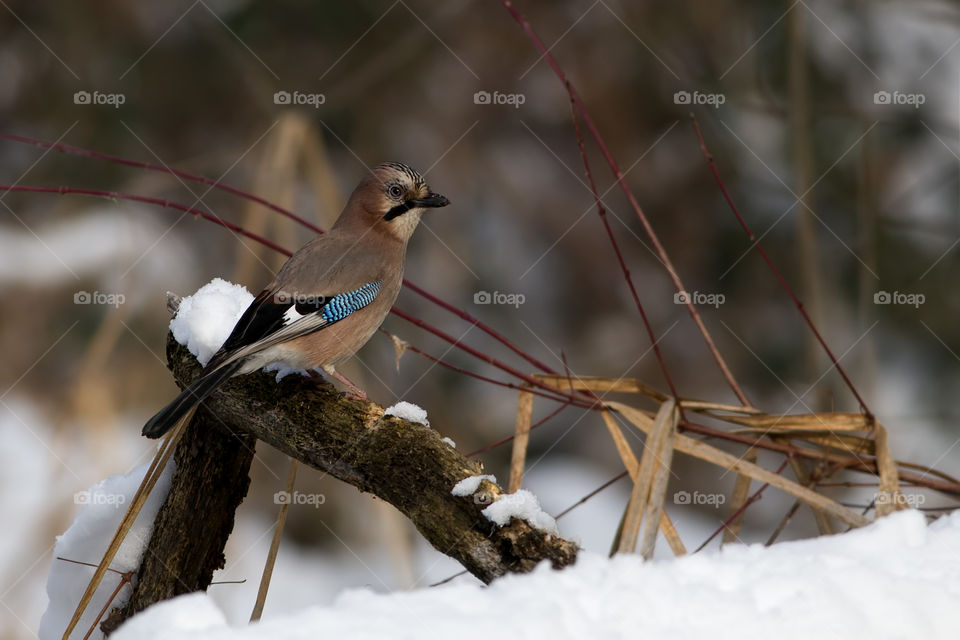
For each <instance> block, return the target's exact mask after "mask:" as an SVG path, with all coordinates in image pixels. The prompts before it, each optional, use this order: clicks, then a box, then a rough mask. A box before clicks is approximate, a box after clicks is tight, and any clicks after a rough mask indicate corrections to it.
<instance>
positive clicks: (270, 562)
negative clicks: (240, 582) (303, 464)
mask: <svg viewBox="0 0 960 640" xmlns="http://www.w3.org/2000/svg"><path fill="white" fill-rule="evenodd" d="M299 467H300V461H299V460H297V459H295V458H290V471H289V473H288V474H287V484H286V487H285V488H284V491H286V492H287V499H286V500H285V501H284V502H283V504H281V505H280V511H279V513H277V527H276V528H275V529H274V530H273V540H271V541H270V551H269V552H268V553H267V560H266V562H265V563H264V565H263V574H262V575H261V576H260V587H259V589H257V601H256V602H255V603H254V605H253V612H251V613H250V622H256V621H257V620H259V619H260V616H261V615H263V605H264V603H266V601H267V591H268V590H269V589H270V580H271V578H272V577H273V568H274V565H275V564H276V562H277V553H278V552H279V551H280V540H281V538H283V527H284V525H286V523H287V512H288V511H289V510H290V503H291V502H292V496H293V486H294V483H295V482H296V480H297V469H298V468H299Z"/></svg>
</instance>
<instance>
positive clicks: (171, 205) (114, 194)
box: [0, 185, 593, 406]
mask: <svg viewBox="0 0 960 640" xmlns="http://www.w3.org/2000/svg"><path fill="white" fill-rule="evenodd" d="M10 191H21V192H29V193H56V194H59V195H66V194H74V195H85V196H93V197H100V198H109V199H114V200H132V201H135V202H144V203H147V204H154V205H158V206H161V207H164V208H167V209H175V210H177V211H183V212H185V213H190V214H192V215H195V216H198V217H200V218H203V219H204V220H209V221H210V222H213V223H215V224H218V225H220V226H223V227H226V228H227V229H230V230H231V231H233V232H235V233H237V234H240V235H243V236H245V237H247V238H250V239H251V240H254V241H256V242H259V243H261V244H263V245H265V246H267V247H269V248H271V249H273V250H275V251H278V252H280V253H282V254H283V255H285V256H290V255H292V254H291V252H290V250H288V249H285V248H284V247H281V246H280V245H278V244H276V243H275V242H272V241H270V240H268V239H266V238H264V237H263V236H260V235H258V234H256V233H253V232H252V231H247V230H246V229H244V228H242V227H240V226H238V225H236V224H233V223H232V222H228V221H226V220H224V219H223V218H220V217H219V216H216V215H214V214H212V213H208V212H206V211H202V210H200V209H196V208H193V207H188V206H186V205H183V204H180V203H177V202H172V201H170V200H165V199H162V198H153V197H149V196H140V195H136V194H132V193H122V192H119V191H106V190H103V189H77V188H73V187H35V186H27V185H0V192H3V193H7V192H10ZM391 311H392V312H393V313H394V314H396V315H398V316H400V317H401V318H403V319H404V320H406V321H408V322H411V323H413V324H415V325H416V326H418V327H420V328H422V329H424V330H426V331H429V332H430V333H432V334H434V335H436V336H437V337H439V338H441V339H443V340H445V341H447V342H449V343H450V344H452V345H454V346H456V347H458V348H459V349H462V350H464V351H466V352H467V353H469V354H471V355H473V356H474V357H476V358H478V359H480V360H482V361H484V362H486V363H488V364H491V365H493V366H494V367H497V368H498V369H501V370H502V371H505V372H507V373H509V374H511V375H513V376H515V377H517V378H519V379H521V380H523V381H524V382H527V383H529V384H531V385H533V386H535V387H537V388H540V389H544V390H546V391H548V392H551V393H553V394H555V396H559V398H560V399H562V400H568V401H570V402H576V401H577V399H578V398H577V396H576V395H575V392H572V393H567V392H564V391H561V390H558V389H555V388H554V387H551V386H549V385H547V384H545V383H543V382H541V381H539V380H536V379H535V378H533V377H531V376H529V375H527V374H526V373H523V372H522V371H519V370H517V369H515V368H514V367H511V366H510V365H507V364H505V363H503V362H500V361H499V360H497V359H496V358H493V357H491V356H488V355H487V354H485V353H483V352H481V351H479V350H477V349H474V348H473V347H470V346H468V345H465V344H463V343H462V342H460V341H459V340H457V339H456V338H454V337H453V336H451V335H450V334H448V333H446V332H444V331H442V330H440V329H438V328H436V327H434V326H433V325H430V324H428V323H427V322H424V321H423V320H421V319H419V318H417V317H415V316H412V315H410V314H408V313H406V312H405V311H402V310H400V309H397V308H396V307H394V308H392V309H391ZM579 397H580V399H581V400H582V399H583V397H584V396H583V395H580V396H579ZM552 398H553V399H557V398H556V397H552ZM585 406H593V405H590V404H587V405H585Z"/></svg>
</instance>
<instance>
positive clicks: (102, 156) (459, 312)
mask: <svg viewBox="0 0 960 640" xmlns="http://www.w3.org/2000/svg"><path fill="white" fill-rule="evenodd" d="M0 139H5V140H11V141H13V142H20V143H23V144H29V145H33V146H36V147H40V148H43V149H54V150H56V151H60V152H62V153H69V154H73V155H78V156H83V157H87V158H96V159H98V160H104V161H106V162H111V163H114V164H120V165H124V166H128V167H136V168H139V169H147V170H149V171H159V172H161V173H167V174H170V175H174V176H177V177H179V178H182V179H183V180H188V181H192V182H199V183H201V184H205V185H208V186H210V187H213V188H215V189H221V190H223V191H226V192H228V193H231V194H233V195H236V196H239V197H241V198H245V199H247V200H250V201H252V202H256V203H258V204H261V205H263V206H265V207H267V208H268V209H271V210H273V211H276V212H277V213H280V214H281V215H284V216H286V217H287V218H289V219H291V220H293V221H294V222H296V223H298V224H301V225H303V226H304V227H306V228H307V229H310V230H311V231H313V232H315V233H323V232H324V231H323V229H321V228H320V227H318V226H317V225H315V224H313V223H312V222H310V221H308V220H307V219H305V218H303V217H301V216H298V215H297V214H295V213H293V212H292V211H290V210H289V209H285V208H283V207H281V206H279V205H276V204H273V203H272V202H270V201H268V200H265V199H263V198H261V197H259V196H256V195H254V194H252V193H250V192H247V191H244V190H242V189H238V188H236V187H232V186H230V185H228V184H225V183H223V182H219V181H217V180H211V179H210V178H206V177H204V176H201V175H197V174H194V173H190V172H187V171H181V170H179V169H173V168H171V167H167V166H164V165H159V164H153V163H150V162H143V161H140V160H130V159H128V158H122V157H120V156H114V155H110V154H108V153H101V152H99V151H93V150H90V149H84V148H82V147H75V146H72V145H68V144H63V143H56V142H48V141H46V140H39V139H37V138H30V137H27V136H18V135H14V134H11V133H3V132H0ZM403 284H404V286H406V287H407V288H408V289H410V290H411V291H413V292H414V293H416V294H417V295H420V296H422V297H424V298H426V299H427V300H429V301H430V302H432V303H434V304H436V305H437V306H439V307H441V308H443V309H445V310H446V311H449V312H450V313H452V314H454V315H456V316H457V317H459V318H462V319H463V320H466V321H467V322H469V323H470V324H472V325H474V326H475V327H477V328H478V329H480V330H481V331H483V332H484V333H486V334H487V335H489V336H490V337H492V338H494V339H495V340H497V341H498V342H500V343H501V344H503V345H504V346H505V347H507V348H508V349H510V350H511V351H513V352H514V353H516V354H517V355H518V356H520V357H521V358H523V359H524V360H526V361H527V362H529V363H530V364H532V365H533V366H535V367H536V368H538V369H540V370H541V371H543V372H544V373H549V374H551V375H556V371H554V370H553V369H551V368H550V367H548V366H547V365H545V364H544V363H543V362H541V361H540V360H538V359H537V358H535V357H534V356H532V355H531V354H529V353H527V352H526V351H524V350H523V349H521V348H520V347H518V346H517V345H516V344H514V343H513V342H512V341H510V340H509V339H507V338H506V336H504V335H502V334H501V333H500V332H498V331H497V330H496V329H494V328H493V327H491V326H489V325H487V324H486V323H484V322H481V321H480V320H479V319H477V318H475V317H474V316H473V315H471V314H470V313H467V312H466V311H465V310H463V309H460V308H458V307H455V306H453V305H452V304H450V303H448V302H446V301H445V300H442V299H441V298H438V297H437V296H435V295H433V294H432V293H430V292H429V291H426V290H425V289H423V288H422V287H420V286H418V285H416V284H414V283H412V282H410V281H409V280H404V281H403Z"/></svg>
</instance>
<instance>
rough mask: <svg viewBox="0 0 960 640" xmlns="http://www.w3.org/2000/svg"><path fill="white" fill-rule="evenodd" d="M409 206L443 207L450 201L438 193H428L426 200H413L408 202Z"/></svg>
mask: <svg viewBox="0 0 960 640" xmlns="http://www.w3.org/2000/svg"><path fill="white" fill-rule="evenodd" d="M407 202H409V203H410V204H411V205H413V206H414V207H434V208H436V207H445V206H447V205H448V204H450V201H449V200H447V198H446V196H442V195H440V194H439V193H433V192H431V193H428V194H427V197H426V198H414V199H413V200H408V201H407Z"/></svg>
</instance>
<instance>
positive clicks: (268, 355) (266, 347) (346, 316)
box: [143, 162, 450, 438]
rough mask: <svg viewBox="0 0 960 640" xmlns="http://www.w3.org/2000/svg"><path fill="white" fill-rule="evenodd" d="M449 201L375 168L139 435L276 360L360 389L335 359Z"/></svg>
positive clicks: (416, 179)
mask: <svg viewBox="0 0 960 640" xmlns="http://www.w3.org/2000/svg"><path fill="white" fill-rule="evenodd" d="M448 204H450V201H449V200H447V199H446V198H445V197H444V196H442V195H440V194H437V193H434V192H432V191H430V189H429V187H427V184H426V182H424V180H423V177H422V176H421V175H420V174H419V173H417V172H416V171H414V170H413V169H411V168H410V167H408V166H406V165H404V164H400V163H395V162H387V163H385V164H381V165H379V166H378V167H376V168H374V169H373V170H372V171H371V172H370V174H369V175H368V176H367V177H366V178H364V179H363V181H362V182H360V184H359V185H358V186H357V188H356V189H355V190H354V191H353V194H352V195H351V196H350V199H349V200H348V201H347V206H346V207H344V209H343V212H342V213H341V214H340V217H339V218H337V221H336V222H335V223H334V225H333V228H332V229H330V231H329V232H327V233H325V234H323V235H320V236H317V237H316V238H314V239H313V240H311V241H310V242H308V243H307V244H306V245H304V246H303V247H302V248H301V249H300V250H299V251H297V252H296V253H295V254H293V255H292V256H291V257H290V259H289V260H287V262H286V263H285V264H284V265H283V267H281V268H280V271H279V272H278V273H277V275H276V277H275V278H274V279H273V281H272V282H271V283H270V284H269V285H267V287H266V288H265V289H264V290H263V291H262V292H261V293H260V295H258V296H257V297H256V298H255V299H254V300H253V302H251V303H250V306H249V307H247V310H246V311H244V313H243V315H242V316H241V317H240V320H238V321H237V324H236V326H235V327H234V328H233V331H232V332H231V334H230V337H228V338H227V340H226V342H224V344H223V346H222V347H220V350H219V351H218V352H217V353H216V354H214V356H213V358H212V359H211V360H210V362H209V363H207V365H206V367H204V370H203V372H202V373H201V374H200V376H199V377H198V378H197V379H196V380H195V381H194V382H193V383H192V384H191V385H190V386H188V387H187V388H186V389H184V390H183V392H182V393H181V394H180V395H178V396H177V397H176V398H175V399H174V400H173V401H172V402H171V403H170V404H168V405H167V406H166V407H164V408H163V409H161V410H160V412H159V413H157V414H156V415H155V416H153V417H152V418H150V420H148V421H147V424H146V425H145V426H144V427H143V435H145V436H147V437H148V438H159V437H160V436H162V435H163V434H164V433H166V432H167V431H169V430H170V429H171V428H172V427H173V426H174V425H175V424H176V423H177V422H178V421H179V420H180V419H181V418H182V417H183V416H184V415H186V413H187V412H188V411H189V410H190V409H191V408H193V407H194V406H195V405H196V404H198V403H199V402H201V401H202V400H203V399H204V398H206V397H207V396H209V395H210V393H212V392H213V390H214V389H216V388H217V387H218V386H219V385H220V384H222V383H223V382H224V381H226V380H228V379H229V378H231V377H232V376H237V375H242V374H245V373H250V372H252V371H256V370H257V369H260V368H261V367H263V366H265V365H267V364H270V363H272V362H283V363H285V364H287V365H289V366H290V367H293V368H296V369H305V370H310V369H315V368H321V369H323V370H324V371H325V372H326V373H328V374H330V375H332V376H334V377H336V378H337V379H338V380H340V381H341V382H344V383H346V384H347V385H348V386H349V387H351V388H352V389H353V390H354V391H358V390H357V389H356V387H354V386H353V385H352V383H350V382H349V381H348V380H346V378H344V377H343V376H341V375H340V374H339V373H337V372H336V370H335V369H334V365H335V364H336V363H338V362H340V361H342V360H344V359H346V358H349V357H350V356H352V355H353V354H354V353H356V351H357V350H358V349H359V348H360V347H362V346H363V345H364V344H366V342H367V340H369V339H370V337H371V336H372V335H373V333H374V332H375V331H376V330H377V328H378V327H379V326H380V324H381V323H382V322H383V320H384V318H386V316H387V313H389V311H390V308H391V307H392V306H393V303H394V301H395V300H396V299H397V294H398V293H399V292H400V285H401V282H402V280H403V268H404V261H405V258H406V251H407V242H408V241H409V240H410V236H411V235H412V234H413V231H414V229H416V227H417V224H418V223H419V222H420V217H421V216H422V215H423V213H424V212H425V211H426V210H427V209H430V208H434V207H445V206H447V205H448ZM361 395H362V392H361Z"/></svg>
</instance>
